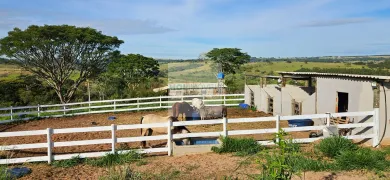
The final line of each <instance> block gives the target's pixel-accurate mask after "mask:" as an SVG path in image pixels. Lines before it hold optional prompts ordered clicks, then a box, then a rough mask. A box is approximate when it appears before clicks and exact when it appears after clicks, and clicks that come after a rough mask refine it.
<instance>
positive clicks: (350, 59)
mask: <svg viewBox="0 0 390 180" xmlns="http://www.w3.org/2000/svg"><path fill="white" fill-rule="evenodd" d="M381 56H386V57H379V56H343V57H297V58H275V57H271V58H266V57H251V59H250V62H282V61H286V62H293V61H295V62H331V63H342V62H353V61H383V60H386V59H389V57H387V56H388V55H381ZM156 60H157V61H158V62H159V63H160V64H164V63H173V62H199V61H203V60H201V59H169V60H165V59H156Z"/></svg>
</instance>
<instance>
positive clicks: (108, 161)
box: [87, 151, 142, 167]
mask: <svg viewBox="0 0 390 180" xmlns="http://www.w3.org/2000/svg"><path fill="white" fill-rule="evenodd" d="M141 159H142V155H141V154H139V153H138V152H135V151H128V152H126V153H118V152H115V154H113V153H108V154H106V155H105V156H103V157H100V158H96V159H89V160H88V161H87V163H88V164H90V165H92V166H99V167H107V166H113V165H120V164H125V163H132V162H135V161H139V160H141Z"/></svg>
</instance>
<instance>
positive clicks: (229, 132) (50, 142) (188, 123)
mask: <svg viewBox="0 0 390 180" xmlns="http://www.w3.org/2000/svg"><path fill="white" fill-rule="evenodd" d="M347 116H348V117H350V116H364V117H367V116H373V118H372V122H364V123H356V124H343V125H335V126H337V127H338V128H356V127H373V132H372V133H371V134H366V135H351V136H345V137H346V138H348V139H372V146H376V145H378V144H379V129H378V127H379V109H374V111H366V112H347V113H328V114H313V115H303V116H302V115H298V116H279V115H276V116H274V117H258V118H237V119H227V118H223V119H218V120H197V121H181V122H170V121H168V122H166V123H153V124H131V125H115V124H112V125H111V126H100V127H88V128H85V127H84V128H65V129H51V128H47V129H46V130H34V131H18V132H2V133H0V137H15V136H33V135H47V142H46V143H35V144H18V145H6V146H0V150H21V149H34V148H47V156H39V157H26V158H24V157H23V158H13V159H0V164H13V163H25V162H37V161H47V162H48V163H51V162H52V161H53V160H63V159H70V158H72V157H73V156H76V155H79V156H80V157H81V158H86V157H99V156H104V155H105V154H106V153H114V152H116V149H115V145H116V144H117V143H124V142H139V141H151V140H167V142H172V141H173V140H174V139H182V138H192V137H218V136H221V135H222V136H232V135H253V134H265V133H276V132H278V130H279V129H283V130H284V131H286V132H297V131H309V130H322V129H323V128H325V127H329V126H330V118H331V117H347ZM302 118H305V119H306V118H326V123H325V124H326V125H320V126H305V127H286V128H280V121H285V120H291V119H302ZM265 121H274V122H276V127H275V128H269V129H253V130H228V129H227V125H228V123H251V122H265ZM207 124H222V125H223V129H222V131H217V132H196V133H187V134H171V131H170V130H171V128H172V127H174V126H192V125H207ZM154 127H165V128H167V130H168V131H167V132H168V134H165V135H154V136H139V137H121V138H119V137H116V135H115V134H116V131H117V130H127V129H139V128H154ZM96 131H111V135H112V136H111V138H109V139H94V140H83V141H67V142H53V140H52V136H53V135H54V134H64V133H80V132H96ZM321 138H323V137H318V138H303V139H294V141H295V142H297V143H308V142H313V141H316V140H318V139H321ZM258 143H259V144H262V145H273V144H274V143H273V142H272V141H258ZM92 144H111V151H105V152H90V153H77V154H65V155H55V154H53V153H52V149H53V148H54V147H64V146H80V145H92ZM120 152H125V151H120ZM138 152H140V153H153V152H167V153H168V155H169V156H170V155H171V152H172V144H171V143H168V144H167V147H165V148H150V149H138Z"/></svg>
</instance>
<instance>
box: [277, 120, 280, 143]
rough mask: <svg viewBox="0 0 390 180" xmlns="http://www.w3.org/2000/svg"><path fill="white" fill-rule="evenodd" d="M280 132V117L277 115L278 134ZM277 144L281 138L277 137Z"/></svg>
mask: <svg viewBox="0 0 390 180" xmlns="http://www.w3.org/2000/svg"><path fill="white" fill-rule="evenodd" d="M279 130H280V116H279V115H276V133H279ZM276 143H279V137H276Z"/></svg>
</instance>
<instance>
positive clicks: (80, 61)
mask: <svg viewBox="0 0 390 180" xmlns="http://www.w3.org/2000/svg"><path fill="white" fill-rule="evenodd" d="M122 43H123V41H122V40H119V39H118V38H117V37H111V36H107V35H104V34H102V33H101V32H100V31H97V30H95V29H92V28H89V27H87V28H84V27H75V26H69V25H44V26H36V25H32V26H29V27H28V28H27V29H26V30H23V31H22V30H21V29H19V28H15V29H14V30H13V31H10V32H8V36H6V37H4V38H2V39H0V54H3V55H6V56H8V57H11V58H13V59H15V60H16V61H17V62H18V63H19V64H20V65H21V66H22V67H23V68H25V69H27V70H28V71H30V72H32V73H33V74H35V75H36V76H38V77H39V78H40V79H41V80H43V81H46V82H47V84H49V85H50V86H51V87H53V88H54V90H55V92H56V94H57V95H58V97H59V99H60V101H61V102H62V103H67V102H69V101H70V100H71V99H72V97H73V95H74V93H75V91H76V90H77V88H78V87H79V85H80V84H81V83H82V82H84V81H85V80H86V79H88V78H93V77H96V76H97V75H98V74H99V73H101V72H102V71H104V70H105V68H106V67H107V65H108V62H109V59H110V58H109V57H110V54H112V52H113V51H115V49H117V48H119V46H120V45H121V44H122ZM70 81H71V83H70V85H69V82H70Z"/></svg>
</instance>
